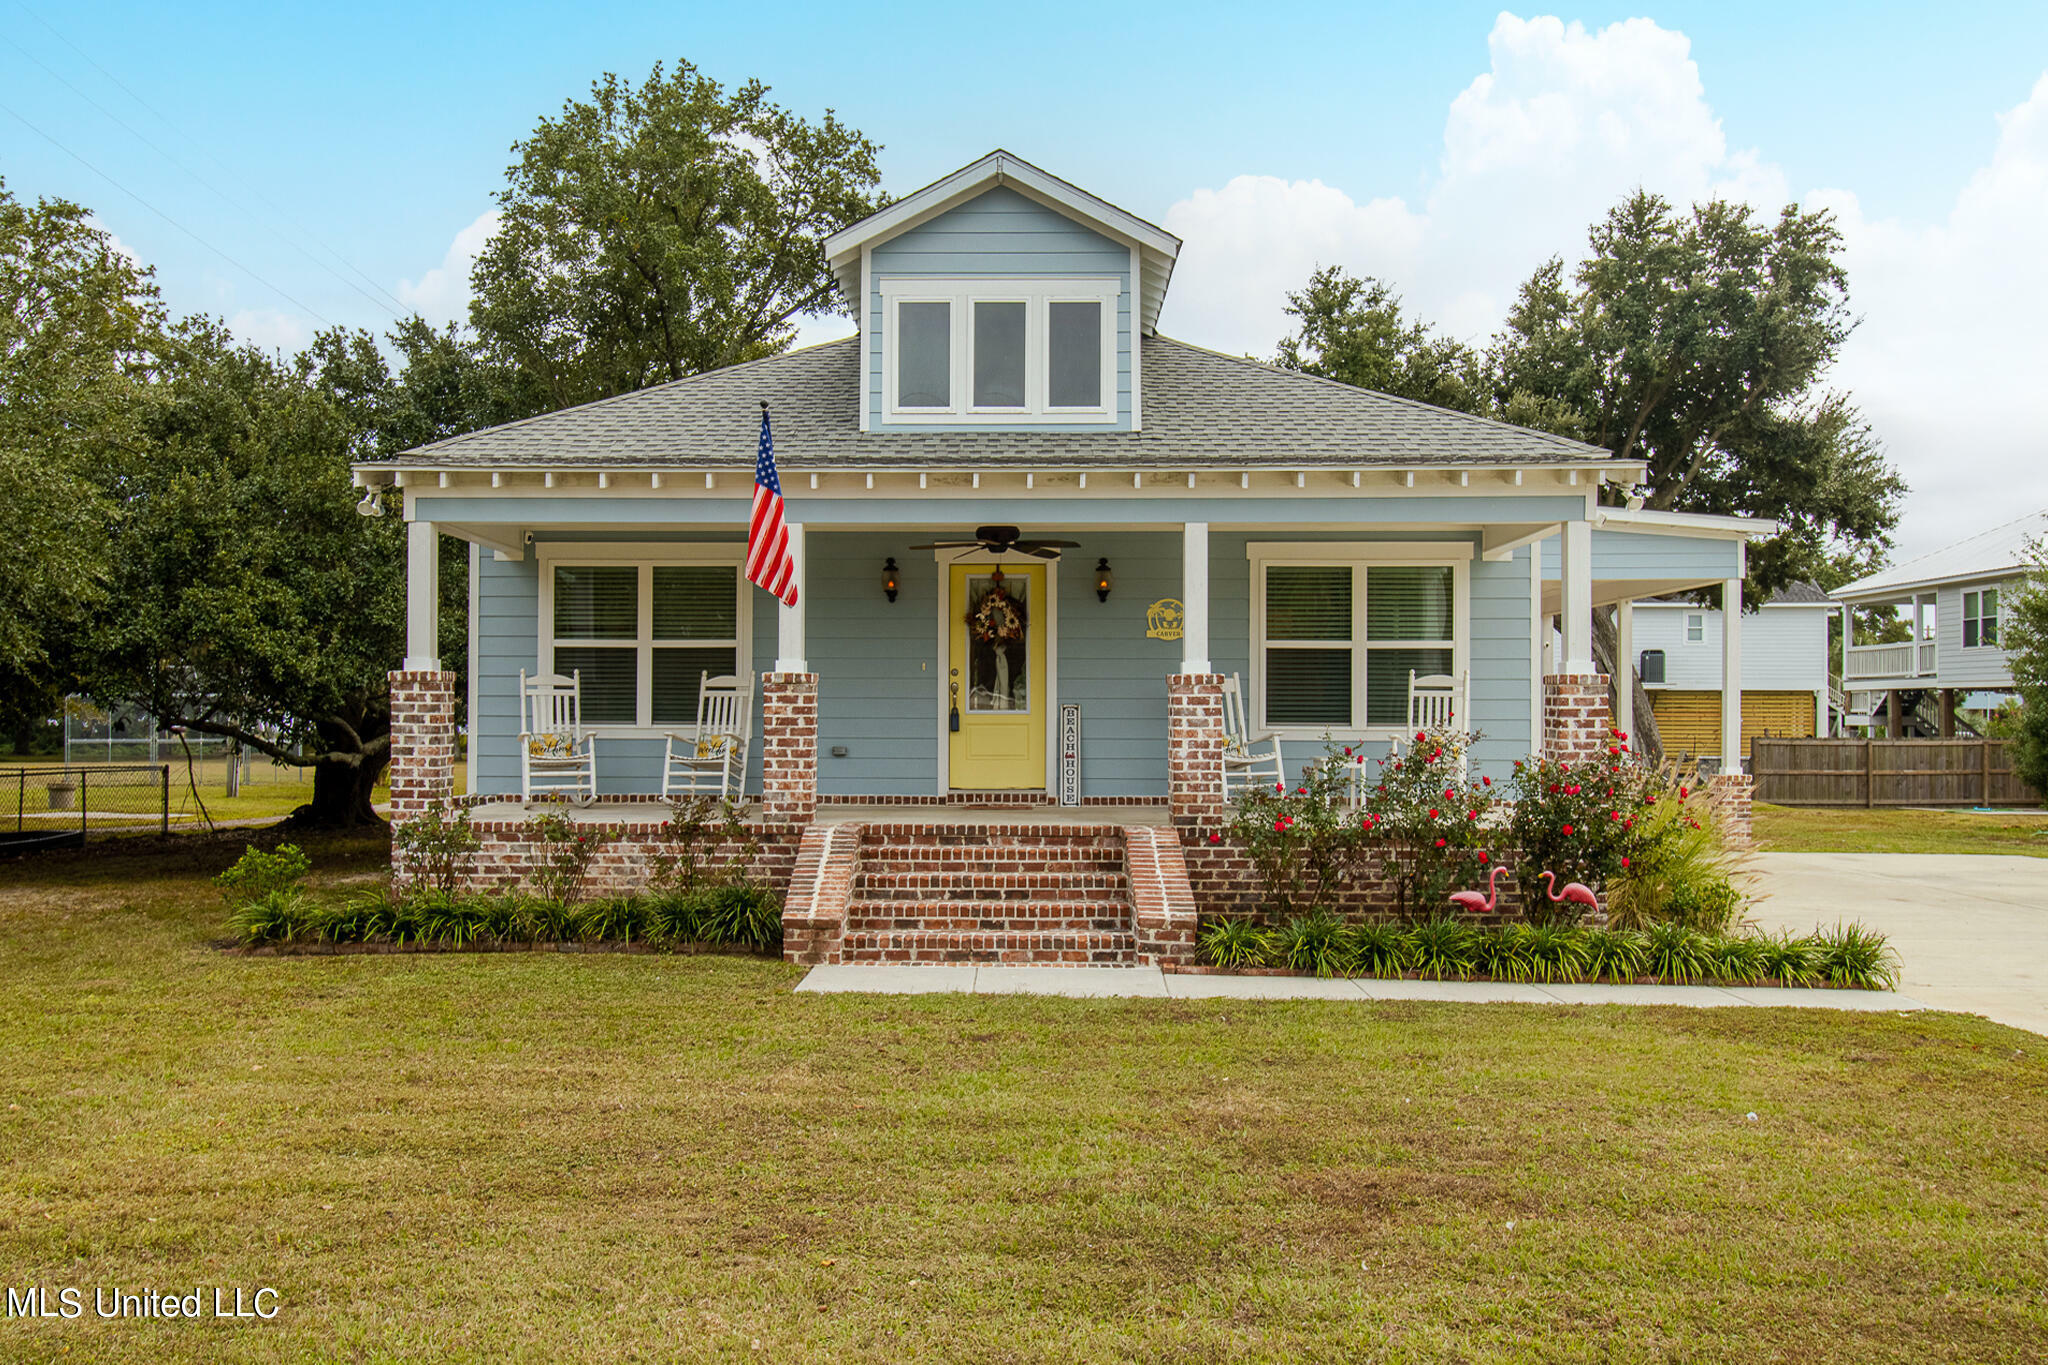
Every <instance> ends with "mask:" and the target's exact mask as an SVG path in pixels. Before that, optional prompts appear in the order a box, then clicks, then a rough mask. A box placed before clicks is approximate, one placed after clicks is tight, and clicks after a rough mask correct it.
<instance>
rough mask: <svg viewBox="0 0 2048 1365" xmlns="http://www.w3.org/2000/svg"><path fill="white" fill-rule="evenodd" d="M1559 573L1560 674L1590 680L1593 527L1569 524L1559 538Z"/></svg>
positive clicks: (1572, 522)
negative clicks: (1562, 657)
mask: <svg viewBox="0 0 2048 1365" xmlns="http://www.w3.org/2000/svg"><path fill="white" fill-rule="evenodd" d="M1558 572H1559V575H1560V578H1561V580H1562V587H1563V602H1562V618H1563V619H1562V620H1561V621H1560V622H1559V625H1560V627H1561V629H1562V631H1563V634H1564V662H1563V666H1562V667H1560V668H1559V669H1558V672H1560V673H1567V674H1575V675H1578V676H1580V677H1587V676H1590V675H1592V674H1595V673H1598V672H1599V671H1600V670H1599V669H1597V668H1595V667H1594V666H1593V524H1592V523H1591V522H1588V521H1568V522H1566V523H1565V524H1564V534H1563V535H1562V536H1560V537H1558Z"/></svg>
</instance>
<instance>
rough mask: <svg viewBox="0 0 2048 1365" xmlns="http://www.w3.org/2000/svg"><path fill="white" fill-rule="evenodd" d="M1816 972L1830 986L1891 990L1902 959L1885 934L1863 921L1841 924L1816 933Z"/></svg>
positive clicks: (1896, 979) (1895, 981) (1897, 977)
mask: <svg viewBox="0 0 2048 1365" xmlns="http://www.w3.org/2000/svg"><path fill="white" fill-rule="evenodd" d="M1816 937H1817V938H1818V940H1819V942H1818V944H1817V949H1818V952H1817V956H1818V959H1819V960H1818V962H1817V963H1816V968H1815V974H1816V975H1818V976H1819V977H1821V978H1822V979H1823V980H1825V981H1826V982H1827V983H1828V984H1829V985H1830V986H1854V987H1861V988H1862V989H1865V990H1890V989H1892V988H1893V987H1894V986H1896V985H1897V984H1898V980H1899V959H1898V955H1897V954H1896V953H1894V952H1893V951H1892V948H1891V945H1890V944H1889V943H1887V942H1885V938H1884V935H1883V934H1880V933H1876V932H1874V931H1872V930H1869V929H1866V928H1864V927H1863V926H1862V925H1860V924H1838V925H1836V926H1835V927H1834V929H1833V930H1832V931H1827V930H1823V931H1822V932H1821V933H1820V934H1819V935H1817V936H1816Z"/></svg>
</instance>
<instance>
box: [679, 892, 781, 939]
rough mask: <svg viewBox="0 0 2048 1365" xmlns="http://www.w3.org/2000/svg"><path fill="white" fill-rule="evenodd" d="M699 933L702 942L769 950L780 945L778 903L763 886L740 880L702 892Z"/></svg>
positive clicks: (779, 908)
mask: <svg viewBox="0 0 2048 1365" xmlns="http://www.w3.org/2000/svg"><path fill="white" fill-rule="evenodd" d="M699 932H700V933H702V935H703V941H704V942H706V943H724V944H731V945H734V946H736V947H743V948H752V949H754V950H755V951H756V952H762V953H765V952H769V951H771V950H774V949H779V948H780V947H781V946H782V902H781V901H780V900H778V899H776V896H775V893H774V892H772V891H770V890H768V889H767V888H766V887H761V886H751V885H747V884H745V883H742V884H740V885H737V886H720V887H714V888H713V889H712V890H710V891H709V892H707V893H706V894H705V898H704V907H703V910H702V912H701V918H700V920H699Z"/></svg>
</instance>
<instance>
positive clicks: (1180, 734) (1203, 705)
mask: <svg viewBox="0 0 2048 1365" xmlns="http://www.w3.org/2000/svg"><path fill="white" fill-rule="evenodd" d="M1166 804H1167V809H1168V810H1169V811H1170V812H1171V815H1172V819H1173V824H1174V827H1175V828H1176V829H1181V830H1189V829H1213V828H1215V827H1216V826H1217V825H1218V824H1220V823H1221V822H1222V820H1223V817H1224V806H1223V675H1222V674H1221V673H1174V674H1171V675H1170V676H1168V678H1167V679H1166Z"/></svg>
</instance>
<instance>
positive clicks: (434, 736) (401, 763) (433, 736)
mask: <svg viewBox="0 0 2048 1365" xmlns="http://www.w3.org/2000/svg"><path fill="white" fill-rule="evenodd" d="M390 771H391V828H392V829H393V830H394V831H396V830H397V829H398V828H399V827H400V826H402V825H404V824H405V823H406V822H407V821H408V820H413V819H417V818H418V817H419V816H422V815H425V814H426V813H427V811H428V810H429V809H431V808H433V807H434V806H444V807H445V806H446V805H447V804H448V803H449V802H450V801H452V800H454V799H455V675H454V674H453V673H448V672H431V673H430V672H419V673H408V672H404V671H402V670H401V671H399V672H395V673H393V674H392V675H391V769H390ZM391 872H392V876H393V877H394V878H396V879H397V880H398V881H401V882H403V881H404V880H405V879H406V868H405V866H404V859H403V855H401V854H400V853H399V852H398V850H397V848H396V847H394V848H393V849H392V852H391Z"/></svg>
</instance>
